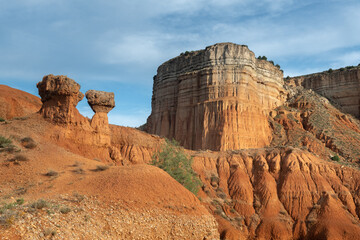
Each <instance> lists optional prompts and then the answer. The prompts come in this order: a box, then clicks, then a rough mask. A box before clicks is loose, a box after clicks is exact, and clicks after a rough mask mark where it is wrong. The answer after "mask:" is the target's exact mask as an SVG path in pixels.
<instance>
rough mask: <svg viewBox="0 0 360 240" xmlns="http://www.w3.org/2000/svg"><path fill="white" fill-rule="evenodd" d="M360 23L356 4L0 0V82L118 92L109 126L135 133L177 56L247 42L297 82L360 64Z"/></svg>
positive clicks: (336, 0)
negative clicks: (159, 74)
mask: <svg viewBox="0 0 360 240" xmlns="http://www.w3.org/2000/svg"><path fill="white" fill-rule="evenodd" d="M359 23H360V1H358V0H341V1H340V0H319V1H308V0H303V1H296V0H257V1H250V0H216V1H215V0H132V1H129V0H126V1H125V0H103V1H100V0H97V1H95V0H71V1H70V0H68V1H67V0H16V1H10V0H0V36H1V37H0V84H6V85H9V86H11V87H15V88H19V89H21V90H24V91H27V92H30V93H32V94H35V95H37V89H36V83H37V82H39V81H40V80H41V79H42V77H43V76H44V75H47V74H50V73H52V74H56V75H58V74H62V75H67V76H68V77H70V78H72V79H74V80H75V81H77V82H78V83H80V85H81V91H82V92H83V93H85V92H86V91H87V90H89V89H96V90H103V91H113V92H114V93H115V96H116V97H115V101H116V107H115V109H113V110H112V111H111V112H110V113H109V120H110V122H111V123H114V124H118V125H124V126H133V127H134V126H139V125H141V124H143V123H145V122H146V118H147V116H148V115H149V114H150V111H151V95H152V81H153V76H154V75H155V74H156V70H157V67H158V66H159V65H160V64H161V63H163V62H164V61H166V60H168V59H170V58H173V57H175V56H177V55H179V54H180V53H181V52H185V51H187V50H188V51H191V50H198V49H203V48H205V47H206V46H208V45H212V44H214V43H217V42H234V43H238V44H246V45H248V46H249V48H250V49H251V50H252V51H254V52H255V54H256V56H258V55H265V56H267V57H268V59H271V60H273V61H274V62H275V63H278V64H280V65H281V68H282V69H283V70H284V76H287V75H290V76H296V75H301V74H307V73H313V72H318V71H323V70H326V69H328V68H340V67H343V66H348V65H358V64H359V63H360V24H359ZM78 109H79V110H80V112H81V113H83V114H84V115H86V116H89V117H91V116H92V115H93V113H92V111H91V109H90V108H89V107H88V105H87V103H86V100H83V101H82V102H80V103H79V105H78Z"/></svg>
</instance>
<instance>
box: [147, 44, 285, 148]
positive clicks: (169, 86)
mask: <svg viewBox="0 0 360 240" xmlns="http://www.w3.org/2000/svg"><path fill="white" fill-rule="evenodd" d="M282 85H283V80H282V72H281V71H280V70H279V69H278V68H277V67H275V66H274V65H272V64H271V63H269V62H267V61H264V60H258V59H256V58H255V55H254V53H253V52H251V51H250V50H249V49H248V48H247V46H243V45H236V44H232V43H221V44H215V45H213V46H209V47H207V48H206V49H205V50H200V51H196V52H191V53H189V54H185V55H180V56H178V57H176V58H173V59H171V60H169V61H167V62H165V63H164V64H162V65H161V66H160V67H159V68H158V72H157V75H156V77H155V78H154V87H153V97H152V112H151V115H150V116H149V118H148V121H147V131H148V132H149V133H153V134H157V135H160V136H164V137H167V138H169V139H172V138H174V139H175V140H177V141H179V142H180V144H181V145H183V146H184V147H185V148H189V149H211V150H227V149H240V148H256V147H264V146H266V145H268V144H269V143H270V141H271V130H270V127H269V124H268V120H267V117H268V115H269V112H270V111H271V110H272V109H273V108H275V107H277V106H279V105H281V104H282V103H283V101H284V96H283V95H282V93H283V92H284V89H283V86H282Z"/></svg>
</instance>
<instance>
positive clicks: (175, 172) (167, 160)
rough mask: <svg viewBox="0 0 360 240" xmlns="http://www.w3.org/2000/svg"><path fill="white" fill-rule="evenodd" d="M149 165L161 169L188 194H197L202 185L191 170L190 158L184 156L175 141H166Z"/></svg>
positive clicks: (182, 150)
mask: <svg viewBox="0 0 360 240" xmlns="http://www.w3.org/2000/svg"><path fill="white" fill-rule="evenodd" d="M151 164H152V165H154V166H157V167H159V168H161V169H163V170H164V171H166V172H167V173H168V174H169V175H170V176H171V177H173V178H174V179H175V180H176V181H178V182H179V183H180V184H182V185H183V186H184V187H185V188H187V189H188V190H189V191H190V192H192V193H194V194H195V195H196V194H197V192H198V190H199V187H200V186H201V184H202V183H201V181H200V179H199V178H198V176H197V174H196V173H195V172H194V170H193V169H192V168H191V164H192V158H191V157H188V156H187V155H186V154H185V152H184V149H183V148H182V147H181V146H180V145H179V143H177V142H176V141H175V140H172V141H169V140H166V141H165V143H164V144H163V146H162V147H161V149H160V151H157V152H155V154H154V155H153V157H152V162H151Z"/></svg>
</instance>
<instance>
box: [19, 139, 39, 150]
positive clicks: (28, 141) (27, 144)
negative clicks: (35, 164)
mask: <svg viewBox="0 0 360 240" xmlns="http://www.w3.org/2000/svg"><path fill="white" fill-rule="evenodd" d="M21 144H22V145H23V146H24V147H25V148H28V149H34V148H36V143H35V141H34V140H33V139H32V138H30V137H26V138H23V139H21Z"/></svg>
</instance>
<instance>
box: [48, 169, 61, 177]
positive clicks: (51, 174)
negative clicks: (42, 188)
mask: <svg viewBox="0 0 360 240" xmlns="http://www.w3.org/2000/svg"><path fill="white" fill-rule="evenodd" d="M58 175H59V173H58V172H56V171H54V170H49V171H48V172H47V173H45V176H48V177H56V176H58Z"/></svg>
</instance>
